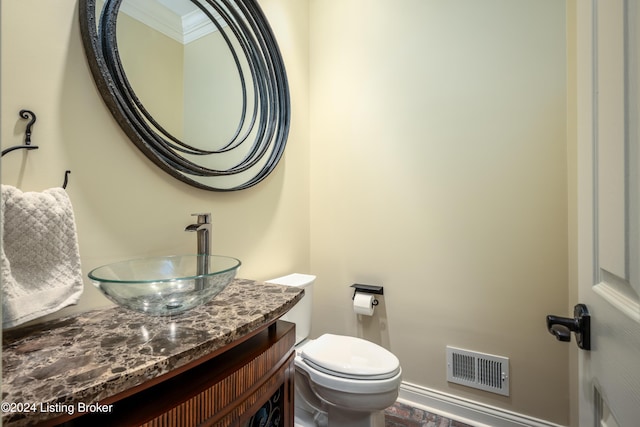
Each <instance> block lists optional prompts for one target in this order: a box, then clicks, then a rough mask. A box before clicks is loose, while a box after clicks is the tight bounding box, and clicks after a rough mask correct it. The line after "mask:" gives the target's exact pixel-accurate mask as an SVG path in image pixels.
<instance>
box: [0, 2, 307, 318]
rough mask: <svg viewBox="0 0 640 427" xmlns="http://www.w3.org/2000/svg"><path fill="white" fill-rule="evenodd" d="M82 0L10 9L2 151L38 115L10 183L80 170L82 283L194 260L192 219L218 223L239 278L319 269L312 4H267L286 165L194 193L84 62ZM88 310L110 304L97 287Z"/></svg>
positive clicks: (13, 163) (9, 5) (57, 179)
mask: <svg viewBox="0 0 640 427" xmlns="http://www.w3.org/2000/svg"><path fill="white" fill-rule="evenodd" d="M77 3H78V1H77V0H59V1H55V2H48V1H41V0H20V1H13V0H11V1H3V2H2V5H1V7H2V10H1V19H2V21H1V28H2V40H1V42H2V45H1V54H2V58H1V59H2V64H1V66H2V69H1V73H2V74H1V76H2V81H1V83H0V84H1V87H0V90H1V92H2V100H1V110H0V112H1V119H2V147H3V148H5V147H8V146H10V145H15V144H21V143H22V141H23V137H24V125H25V121H24V120H22V119H20V118H19V117H18V111H19V110H20V109H22V108H30V109H32V110H33V111H35V113H36V114H37V116H38V121H37V122H36V124H35V125H34V128H33V141H34V144H37V145H39V146H40V147H41V148H40V149H39V150H36V151H32V152H29V153H25V152H22V151H18V152H13V153H11V154H8V155H7V156H5V157H3V158H2V183H3V184H10V185H15V186H18V187H19V188H21V189H22V190H24V191H41V190H43V189H45V188H49V187H54V186H60V185H61V184H62V180H63V176H64V171H65V169H70V170H71V176H70V183H69V186H68V189H67V191H68V193H69V196H70V198H71V200H72V202H73V205H74V210H75V215H76V222H77V225H78V235H79V243H80V251H81V257H82V267H83V273H84V274H85V276H86V273H87V272H88V271H89V270H90V269H92V268H94V267H97V266H99V265H102V264H105V263H108V262H111V261H115V260H121V259H127V258H131V257H141V256H146V255H152V254H172V253H187V252H193V250H195V249H194V248H195V244H196V242H195V237H194V236H193V235H192V234H190V233H185V232H184V231H183V230H184V227H185V226H186V225H187V224H190V223H191V221H193V218H192V217H191V216H190V215H191V213H193V212H201V211H210V212H212V214H213V222H214V227H213V248H212V250H213V252H214V253H219V254H225V255H230V256H235V257H238V258H240V259H241V260H242V262H243V265H242V267H241V270H240V275H241V276H243V277H249V278H255V279H268V278H272V277H275V276H277V275H281V274H285V273H287V272H290V271H306V270H308V268H309V221H308V217H309V214H308V212H309V196H308V188H309V176H308V175H309V174H308V168H309V164H308V157H309V141H308V140H309V136H308V135H309V129H308V117H307V116H308V109H307V105H308V90H307V88H308V82H307V76H308V66H307V60H306V58H307V44H306V40H307V31H308V30H307V27H308V25H307V6H306V3H305V2H299V1H297V0H285V1H283V0H266V1H263V2H261V5H262V6H263V8H264V9H265V10H266V12H267V13H268V14H270V15H273V16H274V19H273V20H272V25H273V29H274V31H275V33H276V37H278V38H281V39H284V38H291V39H293V41H291V42H286V43H282V44H281V48H282V52H283V56H284V59H285V62H286V65H287V67H288V71H289V79H290V84H291V87H292V89H293V90H292V104H293V108H294V110H293V115H294V117H295V120H294V121H293V123H292V128H291V132H290V137H289V141H288V144H287V150H286V153H285V155H284V157H283V160H282V161H281V163H280V164H279V165H278V167H277V168H276V170H275V172H273V173H272V174H271V175H270V176H269V177H268V178H267V179H266V180H265V181H264V182H262V183H261V184H260V185H259V186H257V187H255V188H252V189H249V190H246V191H242V192H234V193H216V192H208V191H203V190H199V189H195V188H192V187H190V186H187V185H185V184H183V183H181V182H180V181H177V180H175V179H174V178H172V177H170V176H169V175H167V174H166V173H164V172H162V171H161V170H159V169H158V168H157V167H156V166H155V165H153V164H152V163H151V162H150V161H149V160H147V158H146V157H145V156H144V155H143V154H142V153H140V152H139V151H138V149H137V148H136V147H135V146H134V145H133V144H132V143H131V142H130V141H129V140H128V139H127V138H126V136H125V134H124V133H123V132H122V131H121V130H120V128H119V127H118V125H117V124H116V122H115V120H114V119H113V118H112V117H111V115H110V113H109V111H108V110H107V108H106V107H105V105H104V103H103V102H102V99H101V97H100V94H99V93H98V91H97V89H96V87H95V84H94V83H93V79H92V76H91V74H90V71H89V67H88V65H87V61H86V59H85V56H84V50H83V47H82V43H81V39H80V30H79V25H78V11H77ZM85 289H86V290H85V293H84V294H83V296H82V299H81V301H80V304H79V305H78V306H77V307H74V308H69V309H65V310H64V311H63V312H61V313H60V314H66V313H70V312H73V311H80V310H87V309H89V308H92V307H97V306H103V305H106V304H108V302H107V300H106V299H105V298H104V297H102V295H101V294H99V293H98V292H97V291H96V290H95V289H94V288H93V285H91V284H90V283H89V282H88V281H87V282H86V286H85Z"/></svg>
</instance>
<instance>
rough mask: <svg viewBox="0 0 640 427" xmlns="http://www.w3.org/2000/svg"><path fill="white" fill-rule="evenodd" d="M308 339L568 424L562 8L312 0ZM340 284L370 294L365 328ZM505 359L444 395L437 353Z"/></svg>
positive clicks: (553, 4)
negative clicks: (385, 351)
mask: <svg viewBox="0 0 640 427" xmlns="http://www.w3.org/2000/svg"><path fill="white" fill-rule="evenodd" d="M310 4H311V9H310V16H311V45H310V46H311V47H310V53H311V79H310V81H311V115H310V116H311V192H310V193H311V267H312V268H311V270H312V272H313V273H314V274H317V275H318V281H317V284H316V289H315V295H316V298H317V300H316V306H315V309H316V311H315V316H314V328H313V333H314V335H318V334H321V333H323V332H327V331H334V332H338V333H346V334H354V335H355V334H358V335H362V336H365V337H367V338H370V339H373V340H376V341H378V342H380V343H382V344H383V345H388V346H389V348H390V349H391V350H392V351H393V352H394V353H395V354H396V355H397V356H398V357H399V358H400V361H401V363H402V367H403V371H404V374H403V376H404V380H405V381H407V382H409V383H413V384H417V385H419V386H423V387H426V388H431V389H435V390H439V391H443V392H446V393H451V394H454V395H457V396H460V397H463V398H469V399H472V400H475V401H479V402H484V403H487V404H490V405H494V406H498V407H501V408H505V409H507V410H510V411H515V412H518V413H522V414H527V415H530V416H534V417H538V418H542V419H545V420H550V421H554V422H557V423H561V424H566V423H567V422H568V406H569V391H568V374H567V367H568V348H569V346H567V345H563V344H560V343H558V342H556V341H555V339H553V337H552V336H550V335H549V334H548V332H547V331H546V329H545V315H546V314H549V313H567V305H568V301H567V276H568V267H567V154H566V151H567V146H566V120H567V117H566V112H565V109H566V102H567V99H566V91H567V87H566V86H567V85H566V77H565V75H566V52H565V10H564V7H565V5H564V2H562V1H557V0H535V1H511V0H483V1H476V0H448V1H437V0H429V1H425V0H402V1H393V2H382V1H380V2H371V1H367V0H311V1H310ZM352 283H370V284H377V285H383V286H384V287H385V304H384V306H381V307H380V308H379V309H378V310H377V314H376V316H377V317H375V318H373V319H364V321H358V319H357V318H356V316H355V315H354V313H353V312H352V310H351V307H350V304H351V298H350V297H351V290H350V289H349V285H351V284H352ZM446 345H452V346H456V347H461V348H464V349H470V350H476V351H481V352H486V353H491V354H497V355H503V356H507V357H509V358H510V359H511V396H510V397H502V396H499V395H496V394H491V393H487V392H482V391H475V390H473V389H469V388H465V387H461V386H456V385H451V384H448V383H447V382H446V380H445V375H446V369H445V346H446Z"/></svg>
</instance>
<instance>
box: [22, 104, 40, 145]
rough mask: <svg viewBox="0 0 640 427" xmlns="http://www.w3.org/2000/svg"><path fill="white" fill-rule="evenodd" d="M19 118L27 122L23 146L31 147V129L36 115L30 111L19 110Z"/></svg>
mask: <svg viewBox="0 0 640 427" xmlns="http://www.w3.org/2000/svg"><path fill="white" fill-rule="evenodd" d="M20 117H22V118H23V119H26V120H29V123H27V129H26V130H25V133H24V145H31V127H32V126H33V124H34V123H35V122H36V120H37V118H36V115H35V114H34V113H33V111H31V110H20Z"/></svg>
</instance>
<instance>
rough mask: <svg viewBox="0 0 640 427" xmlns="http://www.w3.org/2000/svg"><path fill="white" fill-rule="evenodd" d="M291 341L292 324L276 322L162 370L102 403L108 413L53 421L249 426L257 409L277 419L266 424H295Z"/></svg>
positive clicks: (93, 426) (185, 426)
mask: <svg viewBox="0 0 640 427" xmlns="http://www.w3.org/2000/svg"><path fill="white" fill-rule="evenodd" d="M294 344H295V325H293V324H292V323H288V322H284V321H276V322H275V323H273V324H271V325H270V326H269V327H267V328H265V329H263V330H262V331H260V332H259V333H257V334H255V335H253V336H252V337H251V338H249V339H246V340H244V341H242V342H241V343H238V344H235V343H232V344H229V345H228V346H227V347H224V348H223V349H221V351H219V352H216V355H214V356H213V357H211V356H207V357H205V358H202V359H200V360H197V361H194V362H192V363H190V364H189V365H187V366H186V367H183V368H182V369H180V373H179V374H174V375H171V373H169V374H166V375H164V376H162V377H160V378H157V379H154V380H150V381H149V382H148V383H145V384H142V385H141V386H139V387H136V389H134V390H127V391H126V392H123V393H120V394H119V395H116V396H113V397H112V398H109V399H105V400H104V401H101V402H100V404H112V405H113V407H112V411H111V412H110V413H109V414H100V415H98V414H94V413H92V414H87V415H84V416H81V417H78V418H75V419H72V420H69V421H68V422H63V423H62V424H58V423H54V424H58V425H64V426H86V425H89V426H91V427H96V426H101V425H104V426H145V427H174V426H175V427H192V426H216V427H226V426H234V427H235V426H237V427H247V426H249V427H250V425H251V424H250V421H252V417H254V415H256V413H257V412H260V413H263V414H265V413H267V414H269V413H270V414H271V416H272V418H273V420H278V423H277V424H276V423H273V424H267V425H278V426H287V427H293V419H294V414H293V413H294V405H293V399H294V397H293V392H294V365H293V360H294V356H295V353H294V350H293V347H294ZM203 359H206V360H203ZM167 377H168V378H167ZM263 406H264V408H263ZM261 408H262V410H261ZM260 410H261V411H260ZM269 411H270V412H269ZM273 420H272V421H273ZM254 424H255V425H258V422H255V423H254Z"/></svg>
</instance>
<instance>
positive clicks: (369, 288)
mask: <svg viewBox="0 0 640 427" xmlns="http://www.w3.org/2000/svg"><path fill="white" fill-rule="evenodd" d="M351 287H352V288H354V289H353V296H352V297H351V299H355V297H356V293H358V292H361V293H365V294H375V295H384V287H382V286H376V285H362V284H360V283H354V284H353V285H351ZM373 305H374V306H376V305H378V300H377V299H376V298H375V297H374V299H373Z"/></svg>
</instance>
